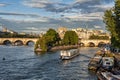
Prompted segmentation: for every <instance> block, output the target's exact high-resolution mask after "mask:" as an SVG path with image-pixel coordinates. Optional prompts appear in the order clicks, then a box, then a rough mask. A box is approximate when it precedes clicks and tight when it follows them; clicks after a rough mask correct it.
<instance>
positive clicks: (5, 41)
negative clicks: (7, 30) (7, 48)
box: [2, 40, 12, 45]
mask: <svg viewBox="0 0 120 80" xmlns="http://www.w3.org/2000/svg"><path fill="white" fill-rule="evenodd" d="M2 44H3V45H12V42H11V41H10V40H4V41H3V43H2Z"/></svg>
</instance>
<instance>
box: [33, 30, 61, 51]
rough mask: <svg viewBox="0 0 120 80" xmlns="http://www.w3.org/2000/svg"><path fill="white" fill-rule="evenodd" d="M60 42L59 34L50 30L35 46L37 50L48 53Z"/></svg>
mask: <svg viewBox="0 0 120 80" xmlns="http://www.w3.org/2000/svg"><path fill="white" fill-rule="evenodd" d="M59 41H60V37H59V35H58V33H57V32H56V31H55V30H54V29H49V30H48V31H47V32H46V34H45V35H43V36H42V37H41V38H40V39H39V40H38V41H37V42H36V44H35V49H37V48H41V49H42V51H47V50H48V49H49V48H51V47H53V46H54V45H55V44H56V42H59Z"/></svg>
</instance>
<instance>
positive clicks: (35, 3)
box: [23, 0, 51, 8]
mask: <svg viewBox="0 0 120 80" xmlns="http://www.w3.org/2000/svg"><path fill="white" fill-rule="evenodd" d="M23 4H24V5H26V6H30V7H36V8H44V7H46V6H47V4H51V1H49V0H29V1H28V0H27V1H26V0H25V1H23Z"/></svg>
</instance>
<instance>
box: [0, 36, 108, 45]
mask: <svg viewBox="0 0 120 80" xmlns="http://www.w3.org/2000/svg"><path fill="white" fill-rule="evenodd" d="M37 40H38V38H0V44H1V45H5V44H6V43H10V44H12V45H15V44H16V43H17V42H20V44H23V45H28V43H29V42H33V43H36V41H37ZM108 43H110V40H80V41H79V44H80V45H81V46H85V47H97V46H99V45H101V44H108Z"/></svg>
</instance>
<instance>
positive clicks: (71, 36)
mask: <svg viewBox="0 0 120 80" xmlns="http://www.w3.org/2000/svg"><path fill="white" fill-rule="evenodd" d="M62 42H63V44H65V45H75V44H77V43H78V35H77V34H76V32H75V31H66V33H65V35H64V38H63V40H62Z"/></svg>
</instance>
